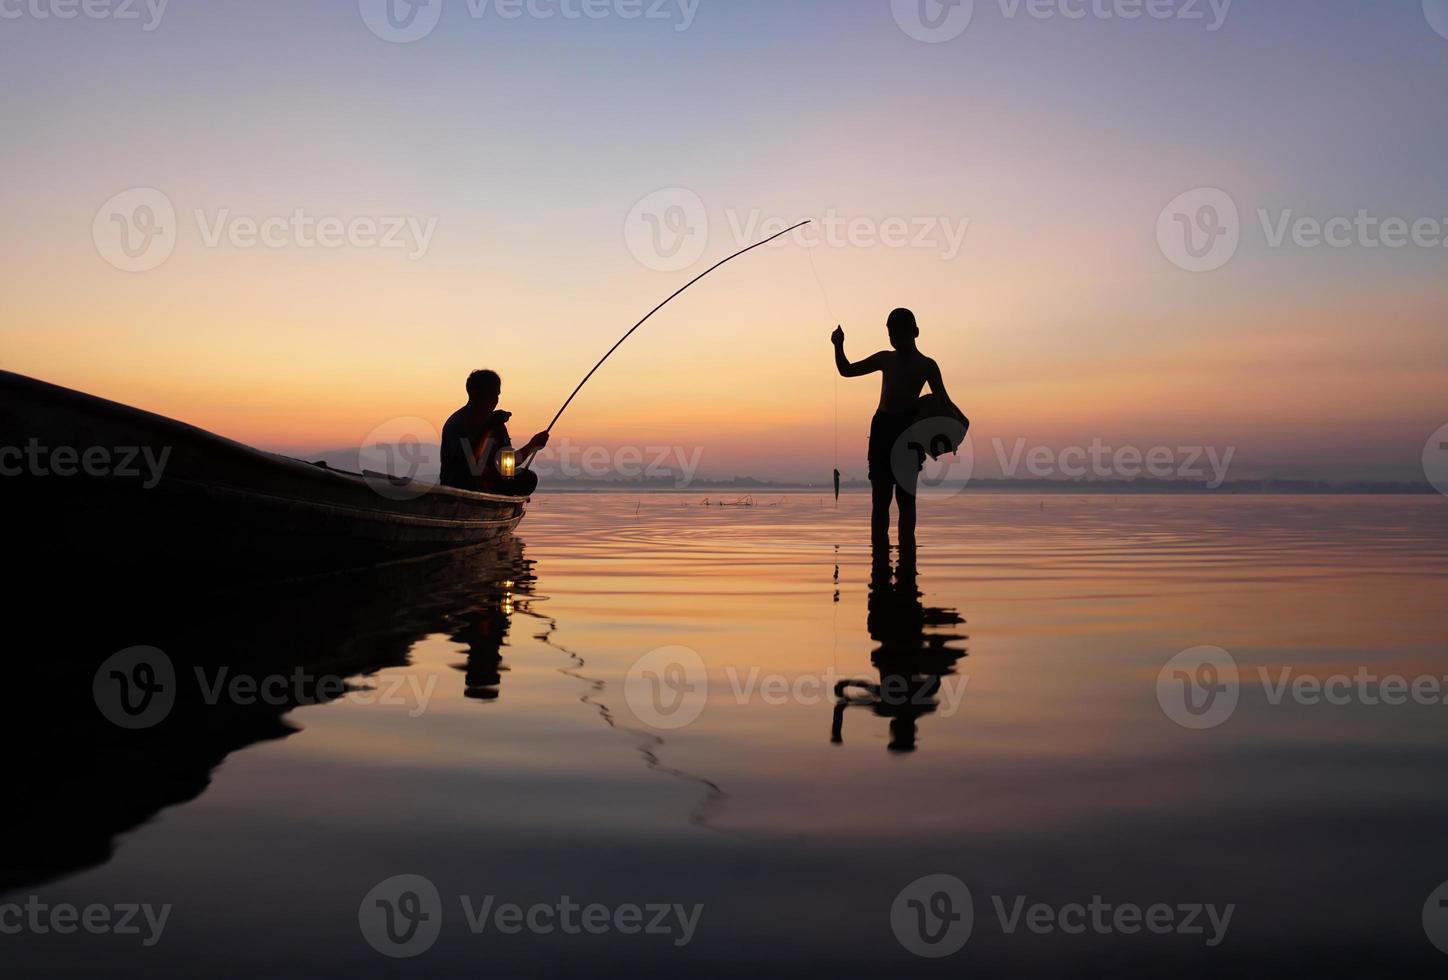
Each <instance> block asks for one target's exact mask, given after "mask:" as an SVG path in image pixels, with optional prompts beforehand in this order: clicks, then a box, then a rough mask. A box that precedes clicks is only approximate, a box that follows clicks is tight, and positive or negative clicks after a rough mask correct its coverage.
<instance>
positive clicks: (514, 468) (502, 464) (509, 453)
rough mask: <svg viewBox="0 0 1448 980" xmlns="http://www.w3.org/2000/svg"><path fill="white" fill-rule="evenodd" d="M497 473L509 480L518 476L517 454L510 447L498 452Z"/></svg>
mask: <svg viewBox="0 0 1448 980" xmlns="http://www.w3.org/2000/svg"><path fill="white" fill-rule="evenodd" d="M498 472H499V473H501V474H503V476H504V478H506V479H509V480H511V479H512V478H513V477H515V476H517V475H518V454H517V453H516V452H514V451H513V447H512V446H504V447H503V448H502V449H500V450H498Z"/></svg>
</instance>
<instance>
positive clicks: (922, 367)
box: [870, 350, 939, 414]
mask: <svg viewBox="0 0 1448 980" xmlns="http://www.w3.org/2000/svg"><path fill="white" fill-rule="evenodd" d="M870 360H871V361H873V362H875V363H876V364H878V365H879V370H880V372H881V380H880V409H879V410H880V411H882V412H890V413H891V414H896V413H902V414H903V413H905V412H913V411H915V404H916V402H917V401H918V400H919V399H920V392H921V391H923V390H924V389H925V385H926V384H928V383H929V382H930V380H931V379H932V378H933V377H935V376H936V374H937V372H938V371H939V368H937V367H936V366H935V362H934V361H933V360H931V359H930V358H928V357H926V356H925V355H924V354H922V353H920V352H919V351H910V352H902V351H893V350H886V351H881V352H880V353H878V354H876V355H875V356H874V357H872V358H870Z"/></svg>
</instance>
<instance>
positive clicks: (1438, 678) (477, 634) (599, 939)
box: [0, 494, 1448, 977]
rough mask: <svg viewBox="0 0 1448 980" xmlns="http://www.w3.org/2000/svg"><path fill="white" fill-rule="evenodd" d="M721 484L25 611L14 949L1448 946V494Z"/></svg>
mask: <svg viewBox="0 0 1448 980" xmlns="http://www.w3.org/2000/svg"><path fill="white" fill-rule="evenodd" d="M715 499H716V500H717V499H718V498H717V497H716V498H715ZM702 500H703V496H702V495H701V494H693V495H687V496H685V495H679V496H675V495H646V496H643V497H637V496H632V495H629V496H625V495H619V494H595V495H554V496H542V497H540V498H539V499H538V500H537V501H536V502H535V505H534V507H533V509H532V510H531V512H530V514H529V517H528V519H527V520H526V521H525V522H524V524H523V527H522V529H521V531H520V534H519V538H518V540H517V541H516V542H514V543H512V544H510V545H509V546H507V547H503V548H497V549H491V550H488V551H484V552H481V553H478V552H474V553H471V554H468V555H464V556H454V557H451V558H447V559H442V560H438V561H432V562H426V563H422V564H417V565H412V566H405V567H402V568H396V569H392V570H389V571H385V572H375V573H369V574H367V575H364V576H360V577H357V578H355V579H349V580H343V581H340V582H333V583H329V584H325V585H314V586H307V587H305V588H296V589H289V590H286V591H270V592H262V593H237V594H231V595H224V596H219V597H216V598H214V599H211V600H208V601H206V602H205V603H195V602H182V601H180V600H179V599H178V600H175V601H168V600H166V599H165V598H161V599H156V600H154V601H152V602H149V603H146V604H135V603H128V604H122V605H120V606H113V605H110V604H108V603H107V602H106V601H105V599H106V597H88V596H82V595H74V596H65V597H60V598H59V599H58V600H57V601H56V602H55V604H54V608H51V607H49V606H47V607H44V608H41V607H36V608H33V609H21V610H18V611H17V616H16V619H17V620H18V622H19V627H18V634H17V635H18V636H19V637H20V641H21V642H20V645H19V646H18V647H17V648H12V651H11V665H10V666H11V673H10V677H11V680H12V682H13V685H14V686H13V687H12V690H13V691H14V692H15V693H17V694H18V695H19V697H18V699H16V700H19V701H20V702H22V703H21V704H20V705H19V706H18V708H17V709H16V710H14V711H12V712H11V716H10V718H9V730H10V732H11V744H12V764H11V766H10V767H8V768H9V769H10V775H11V779H10V780H9V782H10V784H11V786H12V787H13V788H18V792H16V793H15V795H13V796H11V797H10V799H11V802H10V803H9V804H7V806H6V808H5V809H6V811H7V814H6V816H5V818H4V820H5V824H4V828H5V830H6V838H5V854H6V857H5V858H4V859H3V861H0V887H3V889H4V895H3V898H0V905H5V904H7V903H8V906H9V908H7V909H0V929H4V930H5V931H4V932H3V933H0V964H3V965H4V972H5V975H6V976H38V975H41V974H44V975H46V976H51V977H56V976H62V977H81V976H97V975H106V976H142V975H145V976H152V975H174V976H192V975H195V976H200V975H203V974H205V975H215V976H223V977H251V976H258V975H295V976H319V977H357V976H371V975H394V974H395V975H398V976H403V975H414V974H417V973H419V972H427V973H430V974H432V975H437V976H442V975H468V976H473V975H478V976H515V975H516V976H523V975H543V976H551V975H559V976H585V975H586V976H629V977H638V976H669V977H674V976H682V975H686V974H688V973H694V974H702V975H719V976H722V975H733V976H739V975H766V976H769V975H784V974H787V973H798V972H809V973H819V974H825V973H828V974H846V973H851V974H853V973H876V974H879V975H882V976H883V975H894V974H897V973H899V974H905V973H909V974H917V973H918V974H922V975H937V974H938V975H942V976H944V975H953V976H961V975H972V976H1008V975H1028V976H1029V975H1039V976H1063V975H1082V976H1094V975H1100V976H1108V975H1109V976H1119V975H1121V974H1122V973H1124V972H1138V971H1142V972H1144V971H1147V970H1150V971H1154V972H1158V973H1159V974H1160V975H1173V974H1174V975H1198V974H1200V975H1225V974H1227V973H1229V971H1234V970H1240V969H1243V968H1250V969H1251V970H1252V971H1253V972H1255V973H1262V972H1266V971H1267V970H1272V971H1274V972H1278V973H1281V974H1298V973H1300V974H1302V975H1312V976H1318V977H1320V976H1327V975H1336V974H1353V975H1385V976H1386V975H1395V974H1396V975H1419V974H1421V975H1428V974H1429V973H1430V972H1433V973H1437V972H1440V971H1441V970H1442V969H1443V967H1444V966H1445V965H1448V959H1445V957H1444V954H1443V953H1440V952H1439V951H1438V950H1437V949H1435V946H1434V941H1435V940H1436V941H1437V942H1440V943H1442V944H1443V948H1444V949H1445V950H1448V905H1440V904H1439V899H1448V886H1445V882H1448V833H1445V829H1448V778H1445V774H1448V704H1445V701H1448V500H1444V499H1442V498H1440V497H1436V496H1434V497H1411V498H1409V497H1401V498H1398V497H1371V498H1368V497H1223V498H1206V497H1174V496H1140V497H1106V496H1082V497H1066V496H1047V497H1038V496H990V495H978V494H972V495H965V496H958V497H953V498H931V499H926V500H925V501H923V503H922V508H921V511H922V524H921V535H920V551H919V555H918V558H917V559H916V561H914V562H913V563H912V562H909V561H906V562H904V563H903V564H902V563H901V562H900V561H899V560H898V556H895V555H892V556H888V559H887V560H886V561H879V560H876V557H875V556H872V555H871V553H870V549H869V545H868V532H867V528H866V525H867V523H868V520H867V517H868V500H867V499H866V498H865V497H864V496H860V495H849V494H847V495H846V496H845V497H844V499H843V500H842V502H841V505H840V508H839V509H838V510H836V509H834V504H833V501H832V500H831V501H826V500H825V499H824V498H822V497H819V496H812V495H804V494H800V495H787V496H784V497H776V496H760V497H757V498H756V499H755V504H756V506H754V507H718V506H713V507H704V506H700V504H701V502H702ZM134 648H141V649H140V650H137V649H134ZM342 678H345V679H347V681H346V685H345V686H343V684H342V682H341V679H342ZM837 695H838V696H837ZM15 756H18V757H19V758H18V759H15ZM17 774H18V776H17ZM400 876H405V877H400ZM922 879H923V880H922ZM1440 889H1441V890H1440ZM71 907H73V908H71ZM67 908H70V911H69V912H67V911H66V909H67ZM127 909H130V912H129V916H130V917H129V919H127V915H128V912H127ZM20 916H24V917H26V923H27V925H26V927H25V928H23V929H19V930H16V929H14V928H11V926H12V925H13V924H14V923H15V922H18V921H19V918H18V917H20ZM87 916H89V917H90V918H89V919H87V918H86V917H87ZM103 920H104V921H105V922H107V923H109V925H108V926H107V925H103V924H102V921H103ZM123 920H124V921H126V922H128V923H129V926H128V928H122V927H121V926H122V922H123ZM87 923H89V924H87ZM279 964H280V965H281V966H280V967H279ZM1370 971H1371V972H1370Z"/></svg>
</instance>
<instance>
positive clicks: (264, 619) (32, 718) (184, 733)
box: [0, 539, 532, 894]
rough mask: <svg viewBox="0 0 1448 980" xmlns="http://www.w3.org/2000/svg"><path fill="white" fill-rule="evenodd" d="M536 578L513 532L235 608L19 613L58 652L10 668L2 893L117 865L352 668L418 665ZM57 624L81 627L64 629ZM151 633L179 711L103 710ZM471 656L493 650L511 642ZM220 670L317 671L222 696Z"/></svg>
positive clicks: (291, 725) (23, 637)
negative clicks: (265, 693)
mask: <svg viewBox="0 0 1448 980" xmlns="http://www.w3.org/2000/svg"><path fill="white" fill-rule="evenodd" d="M531 580H532V576H531V574H530V572H529V566H528V563H527V562H526V560H525V559H524V558H523V556H522V551H521V545H520V544H519V543H518V542H517V541H516V540H515V539H509V540H507V541H504V542H500V543H499V544H498V545H487V546H483V547H480V548H471V549H467V550H465V551H459V552H453V553H451V554H448V555H442V556H437V557H434V558H430V559H427V560H425V561H420V562H416V563H411V564H408V565H405V566H389V567H386V568H377V569H368V570H364V571H361V572H358V573H354V574H350V575H346V576H337V577H333V578H328V579H324V580H319V581H316V582H311V583H306V584H305V585H301V586H297V585H293V586H288V587H287V588H285V589H281V588H272V587H267V588H261V589H248V590H242V591H237V592H235V593H231V594H229V595H228V597H227V599H228V601H227V607H226V608H227V614H225V615H219V614H218V611H217V607H216V606H215V604H213V603H211V602H206V603H195V602H187V601H177V602H172V603H155V604H150V603H147V604H137V603H125V602H118V603H111V604H104V600H103V598H102V599H100V600H89V599H88V600H87V603H86V613H87V615H85V616H84V617H76V616H75V607H74V605H72V604H69V603H66V602H65V600H64V599H63V598H62V597H59V596H56V597H55V598H54V599H53V601H54V602H55V603H57V604H58V605H57V606H56V608H53V609H48V608H44V607H42V606H39V605H30V606H27V607H25V614H24V615H23V616H22V615H17V616H15V617H12V618H11V619H10V620H9V621H8V623H7V639H8V640H10V641H11V642H12V643H13V644H14V646H13V647H12V649H14V650H31V651H44V653H43V654H39V653H37V654H36V655H34V656H31V657H15V658H12V659H11V662H10V663H9V664H8V669H9V671H10V673H9V676H8V678H7V679H8V680H9V681H10V682H11V683H12V684H14V685H15V690H19V691H25V692H29V693H28V694H27V696H25V697H19V698H16V699H15V703H13V704H12V705H11V706H10V707H9V708H8V709H7V710H6V711H5V712H4V714H3V715H0V737H3V738H4V740H5V744H7V745H10V746H12V747H14V749H15V751H14V753H13V758H12V759H11V761H10V764H9V765H8V766H7V770H6V785H7V788H8V789H9V790H10V791H11V792H10V799H11V801H12V802H11V803H10V804H8V805H7V806H5V807H4V808H3V810H0V839H3V840H4V841H5V842H6V847H5V852H4V856H3V857H0V894H3V893H6V892H10V891H14V890H16V889H21V888H29V887H33V886H34V885H37V884H39V883H41V882H44V881H49V880H53V879H55V878H59V877H63V876H66V875H70V874H74V873H76V872H79V871H82V870H85V869H86V868H90V867H94V866H96V865H99V864H103V863H105V862H106V861H108V860H110V857H111V855H112V853H113V852H114V850H115V848H116V846H117V838H118V837H119V836H121V835H123V834H125V833H127V832H129V831H132V830H134V829H136V828H137V827H139V826H141V825H142V824H144V823H146V822H147V821H149V820H151V819H153V818H154V817H155V816H156V815H157V814H158V813H159V812H160V811H162V810H164V809H165V808H167V807H171V806H176V805H178V804H181V803H185V802H188V801H190V800H193V799H195V798H197V797H198V796H200V795H201V794H202V793H203V792H205V791H206V789H207V787H208V786H209V785H210V783H211V778H212V773H213V771H214V770H215V769H216V768H217V767H218V766H220V765H221V764H222V762H223V761H224V760H225V759H226V757H227V756H228V755H230V754H231V753H233V752H237V751H240V750H242V749H244V748H246V747H248V746H250V745H253V744H255V743H258V742H263V741H269V740H273V739H282V738H287V737H289V736H291V735H293V734H295V733H296V732H298V731H299V730H300V728H299V726H298V725H297V724H296V723H295V722H293V721H292V720H291V718H290V717H288V716H289V715H290V713H291V712H292V711H294V710H295V709H297V708H299V707H303V706H306V705H309V704H317V703H323V702H326V701H330V700H333V699H335V698H337V697H339V696H344V695H345V694H346V690H347V689H343V688H342V686H341V685H342V680H343V679H345V678H353V679H354V680H353V681H352V682H351V683H354V684H355V683H357V681H356V680H355V679H356V678H366V677H368V676H370V675H373V674H376V673H378V672H380V671H383V670H390V669H393V668H398V667H402V666H405V665H406V664H407V663H408V662H409V656H410V652H411V650H412V647H413V645H414V644H415V643H416V642H417V641H418V640H420V639H422V638H423V637H425V636H428V635H430V634H435V633H439V632H446V631H449V630H452V629H456V628H457V623H458V621H459V619H467V618H469V617H472V616H475V615H476V616H482V617H484V618H489V617H491V618H493V619H496V618H498V617H503V616H506V612H505V611H503V610H502V608H501V606H500V603H501V602H502V601H503V600H502V599H501V598H500V597H501V596H505V595H511V594H512V593H513V590H515V589H517V590H527V589H529V588H531ZM38 601H39V600H38ZM67 617H68V618H67ZM57 623H66V627H65V628H64V629H63V630H61V631H59V634H58V633H57V629H56V624H57ZM501 632H503V630H499V629H496V628H495V630H494V633H495V634H500V633H501ZM138 637H144V638H146V641H147V642H148V643H151V644H154V645H155V648H156V650H157V651H158V652H160V653H162V654H164V657H165V661H166V663H167V664H169V665H170V667H171V668H172V669H173V670H174V677H175V679H176V684H175V685H174V691H175V693H174V695H172V698H173V700H172V702H171V703H170V704H169V706H168V708H167V710H166V712H165V714H164V716H162V717H161V718H160V719H159V720H157V721H156V723H155V724H154V725H151V727H145V728H136V729H134V730H128V729H125V728H122V727H118V726H117V725H116V724H113V723H112V721H111V720H108V716H107V715H105V714H104V713H103V712H104V709H102V710H98V708H100V707H101V699H102V698H103V697H105V696H106V694H105V693H104V691H105V689H104V688H103V687H101V686H100V685H101V684H103V683H104V682H105V680H106V673H105V672H103V671H101V670H100V669H99V668H100V667H101V666H102V665H103V664H104V663H105V662H106V661H107V658H109V657H110V656H111V655H112V654H115V653H116V652H117V650H118V649H120V648H122V647H127V646H128V645H129V644H133V643H135V642H136V640H137V638H138ZM472 653H473V655H476V656H479V657H482V658H484V659H487V658H488V657H490V656H495V655H496V654H497V647H496V646H494V647H492V648H491V650H488V649H486V648H485V647H483V646H478V647H476V648H475V649H474V650H473V651H472ZM221 668H225V669H226V671H227V676H229V677H242V676H246V677H252V678H258V679H260V678H287V679H288V681H289V682H290V679H291V678H293V677H301V678H304V680H303V681H299V682H298V683H297V684H295V685H294V684H292V683H288V684H286V685H284V686H282V687H280V688H277V690H279V691H280V692H282V693H280V694H279V695H278V696H277V697H276V698H264V699H240V700H233V699H228V698H222V699H219V700H218V699H216V698H215V697H210V698H208V696H207V694H206V691H205V689H204V686H203V684H202V683H201V682H200V681H199V680H197V679H196V678H197V677H198V676H199V675H198V673H197V672H198V671H205V672H208V673H207V676H209V677H213V678H214V677H215V676H217V671H218V670H220V669H221ZM113 676H114V675H113ZM363 683H365V681H363ZM349 689H350V688H349ZM494 696H496V693H495V695H494ZM111 703H115V702H114V701H113V702H111ZM109 717H114V716H113V715H112V716H109Z"/></svg>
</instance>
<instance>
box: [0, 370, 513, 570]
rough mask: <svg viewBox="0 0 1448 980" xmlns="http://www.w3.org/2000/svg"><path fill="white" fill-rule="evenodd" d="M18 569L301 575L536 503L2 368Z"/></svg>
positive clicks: (2, 430)
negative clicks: (355, 462) (224, 434)
mask: <svg viewBox="0 0 1448 980" xmlns="http://www.w3.org/2000/svg"><path fill="white" fill-rule="evenodd" d="M0 469H3V472H4V474H5V475H4V477H3V481H0V485H3V486H4V487H5V495H6V505H7V506H6V515H7V523H6V529H5V536H6V539H7V543H9V544H10V546H11V547H10V554H11V560H10V562H9V563H8V565H9V572H10V574H12V575H16V576H18V577H26V578H34V577H45V578H62V579H73V578H87V579H89V578H100V577H105V576H107V575H114V573H115V572H116V571H117V570H121V571H124V572H125V573H127V574H129V575H131V576H133V578H132V581H135V580H136V578H135V577H139V578H144V579H145V580H147V581H154V580H158V579H159V580H164V581H181V580H184V581H187V582H192V583H194V582H197V581H205V582H206V583H207V584H214V583H216V582H217V581H220V580H255V579H290V578H297V577H304V576H308V575H314V574H319V573H325V572H331V571H337V570H341V569H349V568H358V567H363V566H368V565H375V564H380V563H384V562H388V561H396V560H405V559H410V558H415V557H418V556H421V555H427V554H433V553H436V552H440V551H447V550H450V549H453V548H459V547H465V546H468V545H474V544H478V543H482V542H488V541H493V540H496V539H498V538H501V537H503V536H504V535H506V534H508V533H509V532H511V531H512V530H513V529H514V528H516V527H517V526H518V523H519V522H520V521H521V520H522V519H523V515H524V512H525V510H526V507H527V503H528V501H527V500H526V499H525V498H519V497H499V496H493V495H489V494H479V493H468V492H465V491H460V490H452V489H448V488H441V487H432V486H428V485H426V484H422V483H417V482H413V481H410V480H404V479H396V478H392V477H387V476H384V475H381V474H373V473H369V474H363V475H359V474H354V473H343V472H339V471H337V470H331V469H327V468H326V467H325V466H312V465H308V464H307V463H303V462H301V461H299V460H294V459H288V458H286V457H283V456H274V455H272V454H270V453H264V452H260V451H258V450H255V449H251V448H249V447H247V446H243V445H241V444H239V443H235V442H231V441H230V440H227V439H223V438H220V437H219V436H215V435H212V434H211V433H209V432H204V431H202V430H201V429H197V428H194V427H192V426H189V425H185V424H183V423H180V422H176V421H173V420H171V419H167V418H163V417H161V416H159V415H153V414H151V413H149V412H143V411H140V410H138V409H134V408H128V407H126V406H124V405H119V404H117V403H115V402H110V401H105V400H104V399H100V398H95V397H92V396H90V395H85V394H81V393H80V392H76V391H71V390H69V389H66V388H60V387H57V386H55V385H51V384H46V383H45V382H42V381H36V380H33V379H31V378H26V377H22V376H20V375H17V374H11V373H8V372H0Z"/></svg>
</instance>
